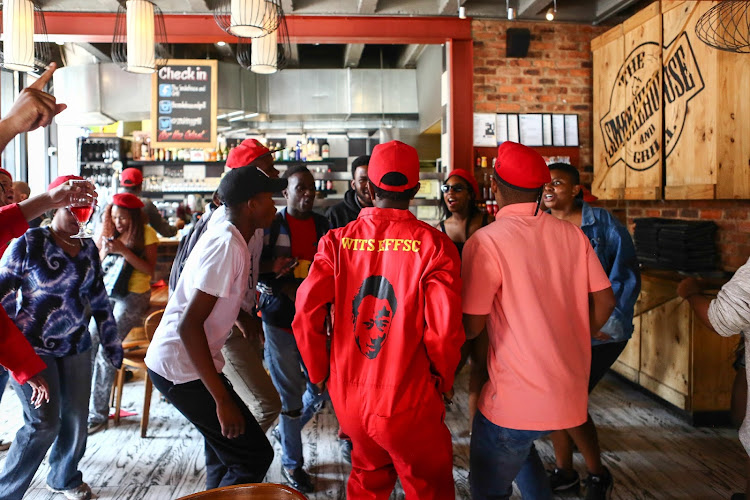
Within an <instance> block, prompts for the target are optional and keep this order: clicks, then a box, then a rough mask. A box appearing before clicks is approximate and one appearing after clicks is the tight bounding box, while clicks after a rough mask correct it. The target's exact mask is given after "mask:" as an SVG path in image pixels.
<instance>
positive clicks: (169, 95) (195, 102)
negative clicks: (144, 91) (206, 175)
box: [151, 59, 217, 148]
mask: <svg viewBox="0 0 750 500" xmlns="http://www.w3.org/2000/svg"><path fill="white" fill-rule="evenodd" d="M152 82H153V83H152V88H151V95H152V99H151V136H152V141H151V144H152V146H153V147H157V148H207V147H213V146H214V145H215V144H216V103H217V101H216V87H217V84H216V82H217V62H216V61H210V60H204V59H177V60H174V59H173V60H170V61H169V64H167V65H166V66H162V67H160V68H159V69H158V70H157V71H156V72H155V73H154V76H153V80H152Z"/></svg>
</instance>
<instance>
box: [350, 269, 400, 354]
mask: <svg viewBox="0 0 750 500" xmlns="http://www.w3.org/2000/svg"><path fill="white" fill-rule="evenodd" d="M396 305H397V302H396V293H395V291H394V290H393V285H391V283H390V282H389V281H388V280H387V279H386V278H385V277H383V276H368V277H367V278H365V280H364V281H363V282H362V285H361V286H360V287H359V291H358V292H357V295H355V296H354V300H353V301H352V323H353V326H354V341H355V342H356V343H357V347H359V351H360V352H361V353H362V354H364V355H365V356H367V358H369V359H375V358H376V357H377V355H378V354H379V353H380V350H381V349H382V348H383V345H384V344H385V341H386V339H387V337H388V332H389V331H390V329H391V322H392V321H393V316H394V315H395V314H396Z"/></svg>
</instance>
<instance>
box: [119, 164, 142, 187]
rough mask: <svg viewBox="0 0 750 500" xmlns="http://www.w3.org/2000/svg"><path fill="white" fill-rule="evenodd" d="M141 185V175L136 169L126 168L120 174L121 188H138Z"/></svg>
mask: <svg viewBox="0 0 750 500" xmlns="http://www.w3.org/2000/svg"><path fill="white" fill-rule="evenodd" d="M142 183H143V174H142V173H141V171H140V170H138V169H137V168H132V167H131V168H126V169H125V170H123V171H122V173H121V174H120V184H122V185H123V186H138V185H139V184H142Z"/></svg>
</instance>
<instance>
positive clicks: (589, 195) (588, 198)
mask: <svg viewBox="0 0 750 500" xmlns="http://www.w3.org/2000/svg"><path fill="white" fill-rule="evenodd" d="M581 189H582V190H583V201H585V202H586V203H591V202H592V201H596V200H598V199H599V197H598V196H594V195H593V194H592V193H591V191H589V190H588V189H586V186H581Z"/></svg>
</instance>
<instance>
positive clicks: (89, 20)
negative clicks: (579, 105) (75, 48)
mask: <svg viewBox="0 0 750 500" xmlns="http://www.w3.org/2000/svg"><path fill="white" fill-rule="evenodd" d="M44 17H45V21H46V23H47V32H48V33H49V37H50V41H61V40H62V41H70V42H91V43H107V42H111V41H112V34H113V32H114V26H115V14H113V13H91V12H45V13H44ZM164 20H165V24H166V28H167V41H168V42H169V43H214V42H218V41H220V40H223V41H225V42H228V43H232V42H234V41H236V38H234V37H231V36H229V35H227V34H226V33H225V32H224V31H222V30H221V28H219V27H218V26H217V24H216V22H214V19H213V16H212V15H210V14H208V15H172V14H170V15H165V16H164ZM287 25H288V27H289V34H290V37H291V39H292V41H293V42H295V43H384V44H388V43H398V44H410V43H427V44H434V43H444V42H446V41H448V40H471V21H470V20H469V19H458V18H455V17H386V16H348V17H347V16H288V17H287Z"/></svg>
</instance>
